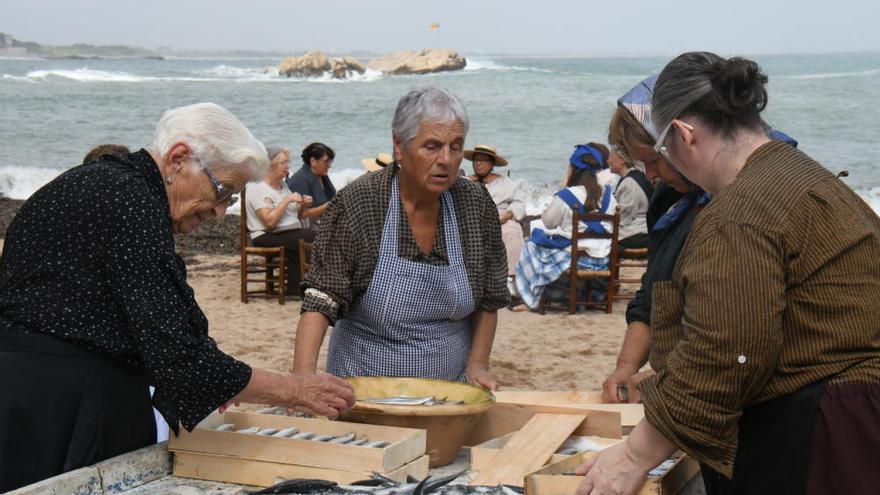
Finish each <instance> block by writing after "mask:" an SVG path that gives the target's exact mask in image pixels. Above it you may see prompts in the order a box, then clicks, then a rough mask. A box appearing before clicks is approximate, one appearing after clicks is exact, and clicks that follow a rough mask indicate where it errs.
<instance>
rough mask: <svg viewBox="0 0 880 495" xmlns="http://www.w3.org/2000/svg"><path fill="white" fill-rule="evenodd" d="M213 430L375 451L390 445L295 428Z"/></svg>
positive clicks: (228, 427) (230, 426) (225, 427)
mask: <svg viewBox="0 0 880 495" xmlns="http://www.w3.org/2000/svg"><path fill="white" fill-rule="evenodd" d="M214 429H215V430H217V431H232V432H235V433H246V434H250V435H261V436H267V437H277V438H291V439H293V440H312V441H315V442H327V443H335V444H339V445H357V446H360V447H372V448H377V449H381V448H385V447H387V446H389V445H391V444H390V443H388V442H384V441H382V440H373V441H370V438H369V437H367V436H366V435H361V436H360V438H358V436H357V435H356V434H355V433H354V432H349V433H346V434H344V435H340V436H334V435H318V434H315V433H312V432H310V431H299V429H298V428H296V427H290V428H284V429H282V430H279V429H277V428H260V427H259V426H252V427H250V428H242V429H241V430H236V429H235V425H234V424H232V423H224V424H222V425H220V426H217V427H216V428H214Z"/></svg>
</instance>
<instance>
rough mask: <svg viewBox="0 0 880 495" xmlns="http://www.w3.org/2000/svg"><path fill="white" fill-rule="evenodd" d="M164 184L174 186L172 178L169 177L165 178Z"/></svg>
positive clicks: (171, 176)
mask: <svg viewBox="0 0 880 495" xmlns="http://www.w3.org/2000/svg"><path fill="white" fill-rule="evenodd" d="M165 182H167V183H168V184H169V185H170V184H174V176H173V175H169V176H168V177H165Z"/></svg>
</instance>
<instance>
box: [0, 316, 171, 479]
mask: <svg viewBox="0 0 880 495" xmlns="http://www.w3.org/2000/svg"><path fill="white" fill-rule="evenodd" d="M148 385H149V384H148V380H147V378H146V376H145V375H144V373H143V371H141V370H138V369H135V368H133V367H130V366H126V365H124V364H120V363H117V362H114V361H110V360H109V359H107V358H105V357H103V356H100V355H98V354H95V353H92V352H90V351H87V350H85V349H84V348H81V347H79V346H77V345H75V344H72V343H68V342H65V341H63V340H60V339H56V338H54V337H51V336H48V335H44V334H39V333H30V334H18V333H10V332H0V390H2V391H3V399H2V400H0V425H2V426H0V459H2V462H0V492H6V491H8V490H13V489H15V488H19V487H21V486H25V485H28V484H31V483H34V482H37V481H40V480H43V479H46V478H50V477H52V476H55V475H58V474H61V473H64V472H67V471H71V470H73V469H78V468H81V467H83V466H88V465H91V464H94V463H96V462H99V461H102V460H104V459H108V458H110V457H113V456H116V455H119V454H122V453H125V452H129V451H132V450H135V449H138V448H141V447H145V446H147V445H150V444H152V443H155V441H156V424H155V420H154V417H153V409H152V407H151V404H150V393H149V389H148Z"/></svg>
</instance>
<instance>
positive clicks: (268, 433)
mask: <svg viewBox="0 0 880 495" xmlns="http://www.w3.org/2000/svg"><path fill="white" fill-rule="evenodd" d="M276 433H278V428H263V429H262V430H260V431H258V432H257V435H263V436H267V437H268V436H271V435H274V434H276Z"/></svg>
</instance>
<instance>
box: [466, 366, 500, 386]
mask: <svg viewBox="0 0 880 495" xmlns="http://www.w3.org/2000/svg"><path fill="white" fill-rule="evenodd" d="M465 374H466V375H467V379H468V383H470V384H471V385H476V386H478V387H483V388H485V389H488V390H491V391H493V392H494V391H496V390H498V379H497V378H495V375H494V374H492V372H491V371H489V368H486V367H484V366H478V367H477V366H475V367H472V368H468V369H467V371H466V372H465Z"/></svg>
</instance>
